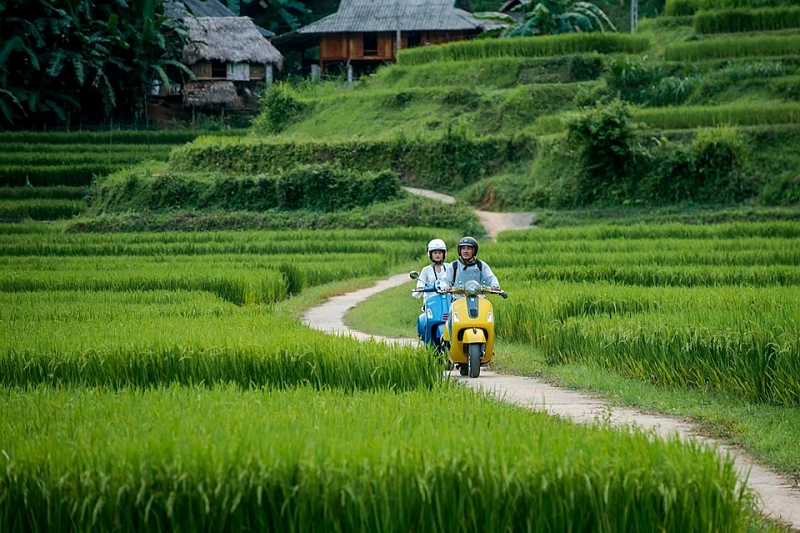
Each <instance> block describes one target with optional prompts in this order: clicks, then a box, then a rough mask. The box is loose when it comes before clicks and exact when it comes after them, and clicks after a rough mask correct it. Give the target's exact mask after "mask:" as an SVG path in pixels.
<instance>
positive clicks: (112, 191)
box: [91, 165, 402, 213]
mask: <svg viewBox="0 0 800 533" xmlns="http://www.w3.org/2000/svg"><path fill="white" fill-rule="evenodd" d="M151 171H152V169H151V168H149V167H141V168H133V169H129V170H126V171H122V172H120V173H118V174H117V175H114V176H110V177H109V178H108V179H104V180H99V181H98V182H96V184H95V186H94V187H93V188H92V190H91V196H92V211H93V212H95V213H99V212H125V211H150V210H153V211H163V210H175V209H221V210H231V211H267V210H296V209H308V210H311V211H323V212H332V211H339V210H347V209H354V208H357V207H365V206H368V205H371V204H373V203H379V202H386V201H389V200H393V199H395V198H397V197H398V196H399V195H401V194H402V190H401V188H400V180H399V178H398V177H397V175H396V174H394V173H392V172H389V171H383V172H378V173H360V172H356V171H353V170H344V169H341V168H333V167H330V166H324V165H322V166H320V165H317V166H305V167H298V168H296V169H294V170H291V171H288V172H285V173H282V174H279V175H258V176H230V175H209V174H204V175H200V174H193V173H167V174H162V175H156V176H154V175H153V174H152V172H151Z"/></svg>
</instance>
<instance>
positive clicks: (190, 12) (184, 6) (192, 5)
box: [164, 0, 275, 39]
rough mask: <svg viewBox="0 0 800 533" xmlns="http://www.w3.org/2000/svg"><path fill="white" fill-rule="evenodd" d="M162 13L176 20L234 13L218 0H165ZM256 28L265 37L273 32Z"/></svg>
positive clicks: (232, 15)
mask: <svg viewBox="0 0 800 533" xmlns="http://www.w3.org/2000/svg"><path fill="white" fill-rule="evenodd" d="M164 13H165V14H166V15H167V16H168V17H170V18H173V19H176V20H185V19H186V18H189V17H235V16H236V14H235V13H234V12H233V11H231V10H230V9H228V7H227V6H226V5H225V4H223V3H222V2H220V1H219V0H167V1H166V2H164ZM256 29H257V30H258V31H259V32H260V33H261V35H263V36H264V37H265V38H267V39H272V38H273V37H275V34H274V33H273V32H271V31H269V30H267V29H265V28H262V27H261V26H256Z"/></svg>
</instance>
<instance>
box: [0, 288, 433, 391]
mask: <svg viewBox="0 0 800 533" xmlns="http://www.w3.org/2000/svg"><path fill="white" fill-rule="evenodd" d="M4 301H5V303H6V305H4V306H3V309H2V310H0V338H2V339H3V343H2V345H0V384H1V385H2V386H4V387H21V388H27V387H36V386H38V385H44V384H47V385H51V386H93V387H110V388H114V389H123V388H125V387H143V388H147V387H154V386H162V385H167V384H170V383H180V384H199V383H205V384H209V385H211V384H216V383H236V384H238V385H239V386H240V387H243V388H247V387H269V388H285V387H294V386H298V385H303V384H305V385H310V386H312V387H316V388H319V389H324V388H342V389H346V390H359V389H366V390H375V389H380V388H389V389H396V390H407V389H409V388H416V387H423V388H430V387H432V386H433V385H434V384H435V383H436V382H437V381H439V380H440V379H441V377H440V369H439V367H438V365H437V363H436V361H435V360H434V359H433V358H432V357H431V356H430V354H429V353H428V352H427V351H425V350H417V349H415V348H412V347H402V346H392V347H384V346H381V345H379V344H376V343H369V342H367V343H360V342H357V341H355V340H354V339H350V338H344V337H342V338H340V337H331V336H328V335H325V334H323V333H320V332H316V331H311V330H309V329H308V328H306V327H305V326H302V325H300V324H298V323H297V322H295V321H293V320H291V319H289V318H286V317H281V316H275V315H273V314H272V313H271V312H270V310H269V309H268V308H265V307H262V306H251V307H244V308H242V307H236V306H233V305H232V304H229V303H225V302H223V301H221V300H219V299H215V298H212V297H210V296H209V295H207V294H204V293H191V292H180V291H170V292H163V291H162V292H152V293H141V292H139V293H136V292H130V293H122V294H117V293H81V292H46V293H34V294H15V295H6V296H4Z"/></svg>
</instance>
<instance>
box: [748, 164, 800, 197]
mask: <svg viewBox="0 0 800 533" xmlns="http://www.w3.org/2000/svg"><path fill="white" fill-rule="evenodd" d="M758 199H759V201H760V202H761V203H763V204H765V205H796V204H798V203H800V172H797V171H786V172H784V173H783V174H781V175H780V176H778V177H777V178H776V179H774V180H772V181H769V182H767V183H766V184H765V185H764V187H763V188H762V189H761V191H760V192H759V195H758Z"/></svg>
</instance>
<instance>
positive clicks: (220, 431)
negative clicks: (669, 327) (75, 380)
mask: <svg viewBox="0 0 800 533" xmlns="http://www.w3.org/2000/svg"><path fill="white" fill-rule="evenodd" d="M0 398H2V403H3V405H4V415H5V416H4V417H3V421H2V423H1V424H2V428H3V431H2V432H0V449H2V450H3V455H4V457H5V465H4V468H3V469H2V471H0V529H3V530H4V531H19V530H48V531H67V530H75V529H77V530H90V529H91V530H110V529H122V530H137V531H166V530H170V531H176V530H192V531H243V530H258V531H298V532H300V531H302V532H315V531H320V532H322V531H325V532H327V531H386V532H395V531H396V532H408V531H416V532H433V531H587V530H591V531H599V532H617V531H630V532H634V531H725V532H740V531H741V532H744V531H748V527H749V525H750V524H751V523H752V521H753V517H754V514H753V511H752V502H753V499H752V496H751V494H750V492H749V491H748V490H747V489H746V488H744V487H743V486H742V485H741V484H740V483H739V480H738V479H737V476H736V472H735V468H734V465H733V461H732V460H731V459H727V458H724V459H722V460H720V458H719V457H718V456H717V455H716V454H715V453H714V452H712V451H710V450H708V449H705V448H704V447H702V446H700V445H697V444H691V443H684V442H681V441H679V440H678V439H677V438H674V439H670V440H668V441H661V440H655V441H654V440H652V439H651V438H650V436H649V435H646V434H643V433H641V432H635V431H634V432H630V433H629V432H628V431H627V430H616V429H611V428H610V427H602V426H596V427H593V428H584V427H580V426H577V425H572V424H569V423H567V422H564V421H560V420H556V419H553V418H551V417H549V416H547V415H545V414H544V413H534V412H531V411H528V410H527V409H523V408H520V407H514V406H510V405H506V404H501V403H499V402H497V401H494V400H492V399H490V398H489V397H488V396H485V395H476V394H473V393H472V392H469V391H466V390H463V389H461V388H458V387H455V388H454V387H443V388H437V389H434V390H433V391H424V392H423V391H413V392H408V393H402V394H397V393H392V392H387V391H381V392H377V393H373V394H363V393H354V394H347V393H342V392H339V391H323V392H318V391H313V390H310V389H308V388H300V389H296V390H291V391H285V392H265V391H244V392H241V391H239V390H236V389H234V388H231V387H219V388H212V389H205V388H197V387H174V386H173V387H165V388H162V389H155V390H148V391H134V390H130V389H126V390H122V391H119V392H118V393H116V394H108V393H106V392H104V391H102V390H97V389H77V390H53V389H49V388H39V389H35V390H32V391H30V392H27V393H23V394H19V393H13V394H10V393H9V391H8V390H2V389H0ZM454 409H457V412H458V414H457V415H454V413H453V410H454Z"/></svg>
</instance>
